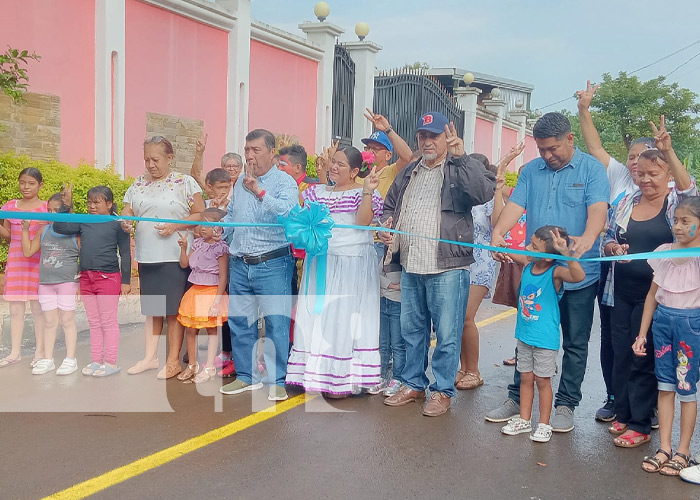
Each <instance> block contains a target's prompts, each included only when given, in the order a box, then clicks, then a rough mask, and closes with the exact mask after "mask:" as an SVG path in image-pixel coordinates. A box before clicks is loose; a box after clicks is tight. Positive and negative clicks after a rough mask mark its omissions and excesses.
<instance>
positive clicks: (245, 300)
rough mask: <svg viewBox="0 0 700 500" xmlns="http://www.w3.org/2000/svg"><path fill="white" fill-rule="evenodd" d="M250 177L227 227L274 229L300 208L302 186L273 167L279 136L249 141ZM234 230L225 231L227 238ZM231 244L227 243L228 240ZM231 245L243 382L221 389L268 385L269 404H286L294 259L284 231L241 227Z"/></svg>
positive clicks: (259, 135) (237, 191)
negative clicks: (261, 331)
mask: <svg viewBox="0 0 700 500" xmlns="http://www.w3.org/2000/svg"><path fill="white" fill-rule="evenodd" d="M245 140H246V142H245V161H246V166H245V177H243V176H241V177H239V178H238V181H237V182H236V185H235V186H234V188H233V199H232V200H231V202H230V203H229V205H228V210H227V214H226V217H225V218H224V221H225V222H239V223H241V222H242V223H251V224H270V223H272V224H275V223H277V218H278V216H280V215H285V214H287V213H288V212H289V211H290V210H291V209H292V208H293V207H294V205H297V204H298V203H299V193H298V191H297V184H296V182H294V179H292V178H291V177H290V176H289V175H287V174H286V173H284V172H282V171H280V170H278V169H277V167H275V166H273V163H272V158H273V156H274V154H275V136H274V134H272V132H269V131H267V130H263V129H256V130H253V131H252V132H250V133H249V134H248V135H247V136H246V138H245ZM228 234H230V229H229V230H227V231H226V232H225V235H224V236H225V237H226V236H227V235H228ZM227 241H228V240H227ZM230 241H231V244H230V246H229V253H230V254H231V260H230V263H229V297H230V303H229V309H228V311H229V326H230V328H231V347H232V351H233V352H232V354H233V361H234V363H235V366H236V373H237V374H238V378H236V380H235V381H233V382H232V383H230V384H227V385H225V386H223V387H222V388H221V392H222V393H223V394H238V393H241V392H245V391H252V390H256V389H260V388H262V386H263V384H267V385H268V386H269V395H268V399H270V400H271V401H281V400H284V399H287V392H286V391H285V389H284V382H285V378H286V376H287V355H288V354H289V323H290V318H291V309H292V297H291V293H292V290H291V282H292V271H293V269H294V258H293V257H292V252H291V249H290V247H289V243H288V242H287V239H286V238H285V235H284V229H282V228H281V227H255V226H251V227H236V228H234V230H233V236H232V238H231V240H230ZM258 309H260V311H261V313H262V315H263V317H264V318H265V348H264V358H265V367H266V369H267V374H266V375H265V377H262V378H261V375H260V372H259V370H258V364H257V361H256V359H257V342H258V328H257V324H258Z"/></svg>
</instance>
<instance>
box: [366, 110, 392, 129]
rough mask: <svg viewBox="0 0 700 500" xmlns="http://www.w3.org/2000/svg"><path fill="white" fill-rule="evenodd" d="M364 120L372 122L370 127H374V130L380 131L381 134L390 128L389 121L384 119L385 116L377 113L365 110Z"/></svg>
mask: <svg viewBox="0 0 700 500" xmlns="http://www.w3.org/2000/svg"><path fill="white" fill-rule="evenodd" d="M365 109H366V111H365V118H367V119H368V120H369V121H371V122H372V125H374V128H375V129H376V130H381V131H382V132H386V131H387V130H389V129H390V128H391V125H390V124H389V120H387V119H386V117H385V116H383V115H380V114H379V113H373V112H372V110H371V109H369V108H365Z"/></svg>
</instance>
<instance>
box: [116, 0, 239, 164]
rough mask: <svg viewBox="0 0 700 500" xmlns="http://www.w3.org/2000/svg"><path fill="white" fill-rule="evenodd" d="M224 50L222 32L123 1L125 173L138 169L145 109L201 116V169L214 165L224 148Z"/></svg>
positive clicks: (225, 42)
mask: <svg viewBox="0 0 700 500" xmlns="http://www.w3.org/2000/svg"><path fill="white" fill-rule="evenodd" d="M227 52H228V33H226V32H225V31H222V30H219V29H216V28H212V27H210V26H206V25H204V24H201V23H198V22H196V21H193V20H191V19H187V18H185V17H182V16H179V15H177V14H174V13H171V12H168V11H166V10H163V9H159V8H158V7H153V6H150V5H146V4H144V3H141V2H139V1H138V0H127V1H126V55H125V64H126V71H125V73H126V74H125V77H126V97H125V104H126V116H125V119H124V121H125V129H126V130H125V138H124V141H125V154H124V157H125V165H124V170H125V174H126V175H132V176H135V175H140V174H141V173H142V172H143V169H144V166H143V148H142V147H141V144H142V142H143V140H144V139H145V138H146V113H147V112H151V113H164V114H169V115H177V116H181V117H185V118H192V119H198V120H204V128H205V130H206V131H207V132H208V134H209V141H208V142H207V152H206V153H205V157H204V162H205V169H206V170H209V169H211V168H214V167H218V166H219V160H220V159H221V156H222V155H223V154H224V153H225V152H226V101H227V97H226V81H227ZM238 152H239V153H242V151H238Z"/></svg>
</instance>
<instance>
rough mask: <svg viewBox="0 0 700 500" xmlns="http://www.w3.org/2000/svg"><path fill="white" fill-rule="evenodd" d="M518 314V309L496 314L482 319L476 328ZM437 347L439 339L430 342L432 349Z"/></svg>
mask: <svg viewBox="0 0 700 500" xmlns="http://www.w3.org/2000/svg"><path fill="white" fill-rule="evenodd" d="M516 312H518V310H517V309H508V310H507V311H503V312H502V313H498V314H494V315H493V316H491V317H490V318H486V319H482V320H481V321H479V322H477V323H476V327H477V328H481V327H482V326H486V325H490V324H491V323H495V322H497V321H501V320H502V319H506V318H508V317H509V316H512V315H514V314H515V313H516ZM436 345H437V339H433V340H431V341H430V347H435V346H436Z"/></svg>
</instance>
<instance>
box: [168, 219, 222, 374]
mask: <svg viewBox="0 0 700 500" xmlns="http://www.w3.org/2000/svg"><path fill="white" fill-rule="evenodd" d="M224 215H225V212H224V211H223V210H219V209H218V208H207V209H206V210H204V212H202V217H203V218H204V220H205V221H208V222H218V221H220V220H221V219H222V218H223V216H224ZM198 230H199V235H200V236H199V237H198V238H196V239H195V240H194V243H192V247H191V248H190V252H189V254H188V253H187V235H186V234H184V235H183V234H180V233H178V234H180V239H179V241H178V243H179V244H180V266H181V267H182V268H183V269H184V268H186V267H187V266H189V267H190V268H191V269H192V272H191V273H190V277H189V279H188V281H189V282H190V283H192V286H191V287H190V289H189V290H187V292H185V295H184V296H183V297H182V301H181V302H180V308H179V310H178V315H177V320H178V321H179V322H180V324H181V325H182V326H184V327H185V333H186V336H187V354H188V356H189V362H190V363H191V364H188V365H187V369H186V370H185V371H184V372H182V373H181V374H180V375H178V376H177V378H178V380H182V381H184V382H187V383H189V382H194V383H200V382H206V381H208V380H210V379H212V378H213V377H214V376H215V375H216V367H215V366H214V360H215V358H216V351H217V348H218V346H219V339H218V333H219V328H221V326H222V325H223V324H224V322H226V321H228V296H227V295H226V284H227V281H228V245H227V244H226V242H224V241H222V240H221V232H222V231H221V228H219V227H216V226H198ZM200 328H206V330H207V334H208V335H209V344H208V347H207V362H206V364H205V365H204V366H203V367H202V370H201V372H200V369H199V363H197V333H198V332H199V329H200Z"/></svg>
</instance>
